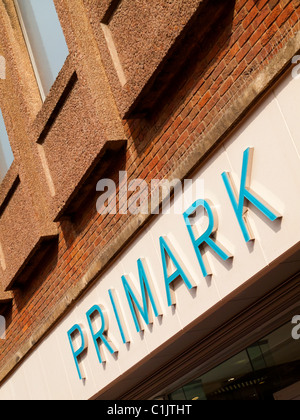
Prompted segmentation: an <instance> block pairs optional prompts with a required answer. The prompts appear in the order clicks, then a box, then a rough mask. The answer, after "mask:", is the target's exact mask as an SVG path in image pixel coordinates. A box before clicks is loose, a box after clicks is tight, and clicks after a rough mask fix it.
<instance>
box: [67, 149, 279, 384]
mask: <svg viewBox="0 0 300 420" xmlns="http://www.w3.org/2000/svg"><path fill="white" fill-rule="evenodd" d="M255 157H256V153H255V151H254V148H250V147H248V148H246V149H245V150H244V153H243V155H242V154H241V156H240V162H241V167H242V170H241V174H240V176H239V178H237V177H236V179H234V177H233V175H232V173H231V172H223V173H222V172H221V173H219V174H217V173H216V174H215V176H216V177H217V176H219V177H220V184H221V185H222V186H223V192H222V197H224V196H226V197H227V200H226V202H222V203H221V201H220V202H216V201H215V200H216V199H218V195H217V194H212V195H213V198H212V197H205V198H203V197H198V198H197V199H196V200H195V201H194V202H193V203H192V204H191V205H190V206H189V207H188V208H186V210H185V211H184V212H183V213H182V214H181V215H180V217H178V218H177V219H176V224H174V225H173V230H172V234H164V233H161V232H160V230H159V228H158V229H156V230H154V231H153V232H152V230H151V228H150V231H149V232H151V236H152V240H153V241H154V243H155V242H156V250H157V252H156V253H155V252H154V253H153V252H151V256H148V255H147V252H150V249H151V243H149V244H148V246H147V242H145V246H143V248H142V247H141V248H140V249H141V251H140V252H142V251H143V252H145V254H144V255H140V256H139V257H138V258H137V259H136V260H135V264H134V265H135V271H133V274H128V273H127V272H126V271H125V270H126V268H127V261H126V256H125V257H124V258H123V260H122V263H121V267H122V268H123V267H124V272H123V273H120V276H119V278H118V279H114V282H109V281H108V282H107V284H108V285H109V286H108V287H107V289H106V291H101V298H100V299H99V300H100V301H101V300H104V301H106V304H103V303H100V302H99V300H98V297H97V298H96V297H95V299H96V300H95V301H94V303H93V304H91V306H90V307H89V308H88V310H86V311H85V312H83V313H82V314H81V316H79V318H80V319H78V322H76V323H74V325H72V326H70V329H69V330H68V331H67V332H66V334H67V337H68V341H69V351H70V352H69V354H70V357H72V358H73V360H74V364H73V367H74V369H76V371H77V375H78V379H80V380H82V379H85V378H86V376H87V375H86V370H85V360H86V358H87V356H88V354H89V351H90V350H91V351H93V352H94V354H96V356H97V360H98V362H99V364H104V363H105V364H106V363H107V369H109V366H110V365H111V364H113V363H114V362H115V361H116V360H118V353H119V351H120V347H121V346H127V349H130V343H131V341H132V340H134V338H133V337H134V334H143V332H144V331H145V329H146V328H148V329H151V331H154V329H155V328H159V326H160V325H161V324H163V323H164V321H165V319H166V317H167V312H168V308H169V310H170V308H173V316H174V314H175V312H176V310H177V305H178V304H179V299H180V297H179V296H177V291H176V290H177V289H178V288H186V290H187V292H188V294H189V299H191V300H194V299H197V296H198V295H197V288H198V286H199V282H201V281H205V280H206V282H207V284H208V283H209V282H211V281H213V278H214V275H213V274H214V270H213V269H212V267H211V265H210V264H209V261H212V260H216V261H217V262H219V263H221V264H222V263H223V264H225V265H226V266H227V267H228V269H230V267H233V266H234V264H235V258H236V256H235V252H234V250H233V249H231V247H230V243H231V238H226V237H225V236H224V237H223V240H222V239H220V240H219V236H220V235H221V236H222V226H221V224H220V226H219V214H218V212H222V213H224V212H223V211H222V206H229V207H230V211H231V214H232V219H231V220H229V221H228V222H227V223H229V224H232V223H235V224H236V227H237V228H238V230H239V233H240V238H241V240H242V241H243V242H244V243H246V244H249V245H248V246H249V254H250V253H251V252H250V251H251V246H250V243H253V242H254V241H255V239H256V238H255V236H256V233H255V232H254V231H253V230H252V226H251V222H250V221H249V218H248V209H249V207H250V206H251V209H252V210H253V211H254V212H255V213H256V215H257V216H258V217H260V219H261V221H262V222H264V223H266V224H271V225H272V224H273V223H277V224H278V221H279V220H280V219H281V218H282V215H281V214H280V213H279V212H278V211H276V210H275V209H274V208H273V207H272V206H271V204H270V203H269V202H268V197H267V195H266V196H260V195H258V194H257V193H256V192H255V188H253V187H252V175H253V176H255V175H254V174H252V167H253V161H254V159H255ZM265 159H268V156H266V157H265ZM259 182H260V183H261V184H263V182H264V179H261V180H259ZM275 190H276V184H275ZM199 215H200V216H199ZM160 217H161V218H164V219H165V220H166V218H168V217H169V216H168V215H162V216H160ZM233 221H234V222H233ZM166 223H167V221H166ZM223 223H226V220H223ZM179 224H180V225H181V226H180V229H179ZM203 226H204V227H203ZM182 229H184V230H185V234H186V235H185V236H184V237H183V235H182V234H181V230H182ZM232 229H233V226H232ZM178 231H180V233H179V237H178V238H177V234H176V232H178ZM258 235H259V236H260V235H261V234H260V232H258ZM217 238H218V239H217ZM187 240H188V242H189V246H188V247H187V246H186V245H185V242H187ZM223 242H225V243H223ZM178 243H179V244H181V245H180V246H179V247H178ZM232 248H234V246H232ZM191 250H192V252H193V253H194V255H193V257H192V258H193V261H195V262H196V264H198V269H200V272H201V275H202V276H201V277H202V279H201V278H199V276H196V277H195V276H194V274H193V273H192V271H191V269H190V267H189V264H187V257H188V256H187V255H186V254H187V253H190V252H191ZM208 255H209V258H208ZM153 256H155V261H154V260H153ZM131 260H132V258H131ZM130 264H131V266H132V261H131V262H130ZM153 264H154V265H156V266H160V273H161V275H160V277H159V278H158V277H157V276H156V277H155V276H154V275H153V272H154V271H155V270H154V269H153V266H152V265H153ZM122 268H121V270H122ZM197 277H198V279H197ZM112 284H114V285H113V286H112ZM104 294H105V295H106V297H105V299H102V298H104ZM182 308H184V309H185V311H186V312H188V311H189V301H188V298H187V299H186V300H185V302H184V305H182ZM155 318H157V319H158V320H159V322H157V323H156V325H154V319H155ZM113 328H114V329H113ZM108 358H109V359H108ZM108 362H109V363H108Z"/></svg>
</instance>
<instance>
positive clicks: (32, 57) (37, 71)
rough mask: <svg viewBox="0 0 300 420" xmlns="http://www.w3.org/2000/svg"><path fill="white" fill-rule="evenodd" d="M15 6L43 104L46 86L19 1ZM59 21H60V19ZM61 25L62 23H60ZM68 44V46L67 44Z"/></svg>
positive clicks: (15, 0) (14, 2) (14, 1)
mask: <svg viewBox="0 0 300 420" xmlns="http://www.w3.org/2000/svg"><path fill="white" fill-rule="evenodd" d="M13 4H14V6H15V9H16V13H17V17H18V19H19V22H20V27H21V30H22V33H23V36H24V41H25V44H26V47H27V51H28V54H29V58H30V61H31V64H32V68H33V72H34V75H35V78H36V81H37V85H38V88H39V92H40V96H41V99H42V102H45V100H46V98H47V95H48V93H46V92H45V89H44V86H43V82H42V78H41V76H40V74H41V73H40V69H39V67H38V65H37V61H36V58H35V54H34V52H33V49H32V46H31V42H30V38H29V35H28V32H27V29H26V25H25V22H24V19H23V15H22V11H21V8H20V6H19V2H18V0H13ZM54 7H55V4H54ZM58 20H59V18H58ZM59 23H60V21H59ZM66 44H67V42H66Z"/></svg>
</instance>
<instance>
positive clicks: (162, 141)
mask: <svg viewBox="0 0 300 420" xmlns="http://www.w3.org/2000/svg"><path fill="white" fill-rule="evenodd" d="M232 6H233V7H232V8H231V9H230V10H228V12H227V13H226V14H225V16H224V15H223V16H222V17H220V19H219V20H217V21H216V22H215V23H214V26H213V27H211V29H210V31H208V32H207V33H206V35H205V37H204V39H203V43H202V44H201V45H199V44H197V45H194V46H193V48H192V49H191V54H190V56H189V57H188V58H187V60H186V61H185V63H184V66H183V67H182V68H181V70H180V71H179V72H178V74H177V76H176V80H174V81H172V83H171V84H170V86H169V87H168V90H167V91H166V92H164V95H163V96H162V97H161V98H160V101H159V104H157V105H156V106H155V107H154V108H153V109H152V110H151V111H150V112H149V113H148V114H147V115H146V116H145V117H142V118H136V119H131V120H124V121H123V124H124V130H125V133H126V135H127V138H128V143H127V146H126V147H127V148H126V151H124V150H121V151H119V152H118V153H117V155H114V156H113V157H111V156H109V155H108V156H107V160H108V161H109V162H113V164H110V165H107V168H103V167H102V166H101V165H99V168H96V171H95V173H94V177H93V178H91V179H89V180H88V183H89V184H90V188H86V195H85V199H84V200H83V201H82V202H81V203H80V205H78V206H77V208H76V211H73V212H70V214H69V215H68V216H65V217H64V218H63V219H61V220H59V222H58V230H59V235H58V239H57V241H55V242H54V243H51V244H49V247H48V248H45V255H44V256H43V258H41V261H40V263H39V265H38V266H37V267H35V268H34V269H33V270H31V271H28V274H27V275H28V276H29V278H30V280H29V281H27V282H26V284H24V285H23V286H21V287H19V288H17V289H16V290H14V299H13V301H12V305H11V306H10V307H9V308H8V309H7V310H6V312H5V313H4V315H5V317H6V323H7V332H6V340H5V341H3V342H1V341H0V370H1V369H3V368H4V366H5V364H6V363H7V362H8V361H10V360H16V357H17V356H16V355H17V354H18V352H19V350H20V348H22V347H23V346H25V344H26V343H27V342H28V340H30V338H31V337H32V335H34V333H35V332H36V331H37V330H38V329H39V328H40V327H41V325H43V323H46V322H48V321H49V318H50V317H51V316H52V314H53V313H54V312H55V309H56V308H57V305H58V304H59V303H61V302H62V299H63V298H64V297H65V296H66V295H67V293H68V292H69V291H70V290H72V289H73V288H74V287H76V285H77V283H78V282H79V281H80V279H82V277H83V276H84V275H85V274H86V273H87V271H88V270H89V268H90V267H91V265H92V263H93V262H95V261H96V260H97V258H99V255H104V254H105V251H106V250H107V249H109V247H110V245H111V244H112V243H114V240H115V238H116V237H117V235H119V234H120V232H123V231H124V230H125V229H126V228H127V227H128V226H129V225H130V223H132V221H133V220H134V219H135V216H132V215H119V214H117V215H104V216H103V215H99V214H98V213H97V211H96V200H97V198H98V193H97V192H96V182H97V181H98V180H99V179H101V177H108V178H111V179H115V180H118V173H119V171H120V170H126V171H128V180H129V181H130V179H135V178H142V179H145V180H147V182H149V183H150V181H151V179H153V178H158V179H163V178H172V176H173V174H174V171H175V172H176V169H177V168H178V166H179V165H180V163H181V162H184V161H186V160H188V159H189V156H190V154H191V153H192V152H193V151H194V150H195V147H196V145H197V150H198V151H199V159H200V158H201V157H202V156H204V157H205V156H206V155H207V154H208V153H209V152H210V147H206V146H205V144H206V138H207V137H208V136H210V133H211V132H212V130H213V129H214V127H215V126H216V124H218V122H220V119H221V117H222V116H224V115H226V112H227V110H228V109H229V108H230V107H232V106H234V104H235V102H236V101H237V99H238V98H239V97H240V95H242V94H243V92H244V91H245V90H246V88H247V87H248V86H249V85H250V84H251V82H252V81H253V80H255V79H256V78H257V77H258V75H259V74H260V73H261V72H262V71H264V70H265V68H267V66H268V65H269V63H270V62H271V61H272V60H274V59H276V57H277V55H278V54H279V53H280V51H282V49H283V48H285V46H286V45H287V44H288V43H289V42H291V40H293V38H294V37H295V34H296V33H297V32H298V31H299V29H300V23H299V17H300V1H299V0H289V1H288V0H280V1H274V0H272V1H266V0H256V1H255V0H236V1H235V2H232ZM283 67H284V66H283ZM202 144H203V149H201V147H202V146H201V145H202ZM201 151H202V152H201ZM197 153H198V152H197ZM201 153H202V154H201ZM191 166H192V165H191ZM103 258H104V257H103ZM28 270H29V269H28Z"/></svg>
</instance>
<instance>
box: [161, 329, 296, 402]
mask: <svg viewBox="0 0 300 420" xmlns="http://www.w3.org/2000/svg"><path fill="white" fill-rule="evenodd" d="M291 330H292V326H291V323H288V324H285V325H283V326H282V327H281V328H279V329H277V330H276V331H274V332H272V333H271V334H269V335H267V336H266V337H264V338H262V339H261V340H258V341H257V342H256V343H253V345H252V346H249V347H247V348H246V349H245V350H243V351H242V352H240V353H239V354H237V355H236V356H234V357H232V358H231V359H229V360H227V361H226V362H224V363H222V364H221V365H219V366H217V367H216V368H214V369H212V370H211V371H209V372H207V373H205V374H204V375H202V376H200V377H199V378H196V379H195V380H193V381H191V382H189V383H187V384H186V385H184V386H183V387H181V388H179V389H177V390H175V391H174V392H172V393H171V394H169V395H168V396H166V399H169V400H212V401H216V400H229V401H232V400H299V399H300V351H299V350H300V342H299V340H294V339H293V338H292V335H291Z"/></svg>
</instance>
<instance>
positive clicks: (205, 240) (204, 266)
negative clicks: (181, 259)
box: [183, 200, 232, 277]
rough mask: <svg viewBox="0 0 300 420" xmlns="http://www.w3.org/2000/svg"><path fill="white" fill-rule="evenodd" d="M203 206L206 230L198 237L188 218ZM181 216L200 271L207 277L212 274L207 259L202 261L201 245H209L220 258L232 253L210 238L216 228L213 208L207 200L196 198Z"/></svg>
mask: <svg viewBox="0 0 300 420" xmlns="http://www.w3.org/2000/svg"><path fill="white" fill-rule="evenodd" d="M200 207H203V208H204V209H205V210H206V212H207V215H208V220H209V224H208V228H207V229H206V231H205V232H204V233H203V234H202V235H201V236H200V237H199V238H196V237H195V233H194V230H193V227H192V225H191V221H190V218H191V217H192V216H193V215H194V214H195V213H196V211H197V209H199V208H200ZM183 218H184V221H185V224H186V227H187V230H188V232H189V235H190V238H191V240H192V244H193V247H194V250H195V252H196V256H197V258H198V261H199V264H200V267H201V271H202V274H203V276H204V277H207V276H209V275H211V274H212V272H211V270H210V268H209V264H208V261H204V260H205V257H204V256H202V254H201V252H200V249H201V247H203V245H204V244H206V245H207V246H209V247H210V248H211V249H212V250H213V251H214V252H215V253H216V254H217V255H218V256H219V257H220V258H221V259H222V260H224V261H227V260H228V259H229V258H232V255H231V254H230V253H229V252H228V251H227V250H226V249H225V248H224V247H223V246H222V245H221V244H220V243H218V242H217V241H216V239H214V240H213V239H212V238H211V236H212V235H214V233H215V232H216V231H217V229H218V218H217V214H216V212H215V211H214V210H213V206H212V205H211V204H210V203H209V202H208V200H197V201H195V203H194V204H193V205H192V206H191V207H190V208H189V209H188V210H187V211H186V212H185V213H183Z"/></svg>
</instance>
